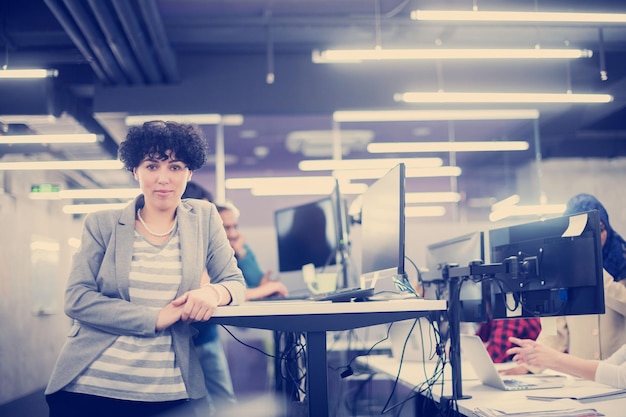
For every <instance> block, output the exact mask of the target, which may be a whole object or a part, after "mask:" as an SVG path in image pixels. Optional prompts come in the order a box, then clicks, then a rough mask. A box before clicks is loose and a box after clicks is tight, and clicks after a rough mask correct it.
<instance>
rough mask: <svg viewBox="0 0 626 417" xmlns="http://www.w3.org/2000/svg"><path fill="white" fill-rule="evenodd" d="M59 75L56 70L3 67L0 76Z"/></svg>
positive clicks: (32, 76) (34, 76) (38, 76)
mask: <svg viewBox="0 0 626 417" xmlns="http://www.w3.org/2000/svg"><path fill="white" fill-rule="evenodd" d="M57 75H59V72H58V71H57V70H49V69H3V70H0V78H46V77H56V76H57Z"/></svg>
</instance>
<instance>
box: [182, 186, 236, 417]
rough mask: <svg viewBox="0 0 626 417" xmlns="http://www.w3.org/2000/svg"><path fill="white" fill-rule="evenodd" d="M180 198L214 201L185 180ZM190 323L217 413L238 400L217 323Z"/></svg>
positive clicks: (198, 187)
mask: <svg viewBox="0 0 626 417" xmlns="http://www.w3.org/2000/svg"><path fill="white" fill-rule="evenodd" d="M182 198H183V199H185V198H194V199H198V200H206V201H209V202H213V195H212V194H211V193H210V192H209V191H208V190H206V189H204V188H203V187H202V186H200V185H199V184H198V183H195V182H192V181H190V182H189V183H187V188H186V189H185V192H184V193H183V196H182ZM192 326H193V327H195V328H196V329H197V330H198V332H199V333H198V334H197V335H196V337H195V338H194V344H195V346H196V352H197V353H198V357H199V358H200V365H201V366H202V372H203V373H204V385H205V386H206V389H207V391H208V392H209V394H208V396H207V397H208V398H209V400H210V401H212V405H213V406H214V407H215V408H216V409H217V411H218V414H219V411H220V410H221V409H222V408H224V407H231V406H233V405H234V404H235V403H236V402H237V400H236V397H235V390H234V388H233V381H232V378H231V375H230V369H229V367H228V361H227V360H226V353H225V352H224V346H223V345H222V342H221V340H220V338H219V333H218V331H217V325H216V324H213V323H211V321H210V320H209V321H207V322H196V323H193V324H192Z"/></svg>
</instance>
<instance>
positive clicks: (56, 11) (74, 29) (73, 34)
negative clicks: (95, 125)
mask: <svg viewBox="0 0 626 417" xmlns="http://www.w3.org/2000/svg"><path fill="white" fill-rule="evenodd" d="M44 2H45V3H46V5H47V6H48V8H49V9H50V11H51V12H52V14H53V15H54V17H56V19H57V20H58V21H59V23H60V24H61V26H62V27H63V30H65V33H67V35H68V36H69V37H70V39H71V40H72V42H73V43H74V45H76V47H77V48H78V50H79V51H80V53H81V54H82V55H83V57H84V58H85V60H86V61H87V62H88V63H89V65H90V66H91V69H92V70H93V72H94V73H95V74H96V76H97V77H98V78H99V79H100V80H101V81H102V82H103V83H105V84H109V83H111V81H112V80H111V79H110V78H109V76H108V75H107V74H106V73H105V72H104V70H103V69H102V66H101V65H100V63H99V62H98V60H97V59H96V58H95V57H94V54H93V51H92V49H91V47H90V46H89V44H88V43H87V40H86V39H85V37H84V36H83V34H82V33H81V31H80V29H79V28H78V26H76V23H75V22H74V19H72V17H71V16H70V15H69V13H68V12H67V9H66V8H65V6H63V5H62V4H61V2H60V1H57V0H44Z"/></svg>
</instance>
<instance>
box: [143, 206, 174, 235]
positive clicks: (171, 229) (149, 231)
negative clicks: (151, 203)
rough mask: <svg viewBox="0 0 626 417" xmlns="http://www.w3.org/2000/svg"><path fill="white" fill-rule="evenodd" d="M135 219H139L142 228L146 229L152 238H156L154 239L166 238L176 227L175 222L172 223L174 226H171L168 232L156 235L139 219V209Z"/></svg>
mask: <svg viewBox="0 0 626 417" xmlns="http://www.w3.org/2000/svg"><path fill="white" fill-rule="evenodd" d="M137 218H138V219H139V221H140V222H141V224H142V225H143V227H144V228H145V229H146V231H147V232H148V233H150V234H151V235H152V236H156V237H164V236H167V235H169V234H170V233H172V232H173V231H174V228H175V227H176V221H174V224H173V225H172V227H170V230H168V231H167V232H163V233H157V232H155V231H153V230H152V229H150V228H149V227H148V225H147V224H146V222H144V221H143V219H142V218H141V209H137Z"/></svg>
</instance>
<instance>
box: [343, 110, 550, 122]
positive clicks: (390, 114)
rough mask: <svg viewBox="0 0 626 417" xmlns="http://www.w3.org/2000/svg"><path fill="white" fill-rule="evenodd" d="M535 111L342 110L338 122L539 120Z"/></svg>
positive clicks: (537, 112)
mask: <svg viewBox="0 0 626 417" xmlns="http://www.w3.org/2000/svg"><path fill="white" fill-rule="evenodd" d="M538 118H539V110H535V109H510V110H502V109H491V110H489V109H484V110H340V111H336V112H334V113H333V120H334V121H336V122H404V121H427V120H517V119H524V120H526V119H538Z"/></svg>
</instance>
